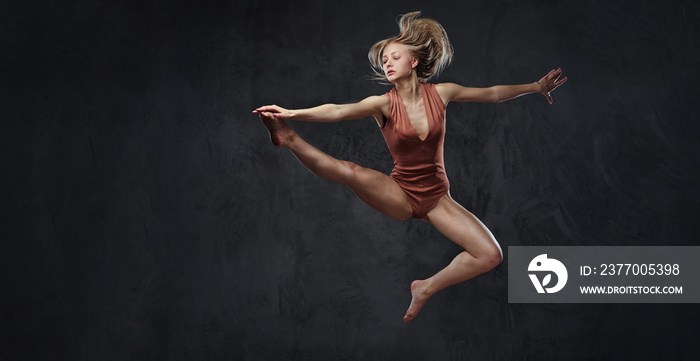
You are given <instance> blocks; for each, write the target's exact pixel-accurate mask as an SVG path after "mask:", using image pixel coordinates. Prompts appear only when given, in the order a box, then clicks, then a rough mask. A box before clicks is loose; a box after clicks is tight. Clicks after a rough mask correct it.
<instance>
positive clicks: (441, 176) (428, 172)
mask: <svg viewBox="0 0 700 361" xmlns="http://www.w3.org/2000/svg"><path fill="white" fill-rule="evenodd" d="M420 86H421V96H422V98H423V105H424V107H425V111H426V115H427V117H428V136H427V138H425V140H421V139H420V138H419V137H418V134H416V131H415V129H414V128H413V126H412V125H411V121H410V120H409V119H408V114H407V113H406V108H405V107H404V104H403V101H402V100H401V98H400V97H399V94H398V92H397V91H396V88H394V89H392V90H391V91H390V92H389V93H387V95H388V96H389V99H390V102H391V106H390V116H389V118H388V119H386V121H385V122H384V127H383V128H382V133H383V134H384V139H385V140H386V144H387V145H388V146H389V151H390V152H391V157H392V158H393V159H394V170H393V171H392V172H391V175H390V177H391V178H392V179H393V180H394V181H396V183H397V184H398V185H399V187H401V189H403V191H404V192H405V193H406V196H407V197H408V201H409V203H410V204H411V209H412V210H413V217H414V218H419V219H420V218H424V217H425V216H426V215H427V214H428V212H430V210H432V209H433V208H434V207H435V205H436V204H437V202H438V201H439V200H440V198H442V196H444V195H445V194H446V193H447V191H448V190H449V188H450V183H449V181H448V180H447V175H446V174H445V166H444V160H443V149H442V148H443V143H444V141H445V104H444V103H443V102H442V99H440V95H439V94H438V92H437V90H436V89H435V84H427V83H420Z"/></svg>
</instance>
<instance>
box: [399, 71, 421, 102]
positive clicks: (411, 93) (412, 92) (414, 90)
mask: <svg viewBox="0 0 700 361" xmlns="http://www.w3.org/2000/svg"><path fill="white" fill-rule="evenodd" d="M394 87H396V91H397V92H398V93H399V95H400V96H401V99H403V100H405V101H409V102H411V103H415V102H418V101H419V100H420V99H421V93H420V83H419V82H418V79H416V77H415V76H413V77H411V78H410V79H406V80H403V81H397V82H395V83H394Z"/></svg>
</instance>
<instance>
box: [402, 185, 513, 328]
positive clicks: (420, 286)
mask: <svg viewBox="0 0 700 361" xmlns="http://www.w3.org/2000/svg"><path fill="white" fill-rule="evenodd" d="M425 220H426V221H428V222H430V223H432V224H433V226H435V228H436V229H437V230H438V231H440V233H442V234H443V235H444V236H445V237H447V238H449V239H450V240H451V241H453V242H455V243H457V244H458V245H460V246H462V247H463V248H464V249H465V251H464V252H462V253H460V254H459V255H457V257H455V258H454V260H452V262H451V263H450V264H449V265H448V266H447V267H445V268H444V269H442V270H441V271H440V272H438V273H436V274H435V275H434V276H432V277H430V278H428V279H426V280H416V281H413V283H412V284H411V296H412V299H411V305H410V306H409V308H408V311H406V316H404V322H408V321H410V320H412V319H413V318H414V317H416V315H417V314H418V312H419V311H420V309H421V308H422V307H423V305H424V304H425V302H426V301H427V300H428V298H430V296H432V295H434V294H435V293H436V292H438V291H440V290H442V289H443V288H445V287H448V286H451V285H454V284H457V283H460V282H464V281H466V280H468V279H471V278H474V277H476V276H478V275H480V274H482V273H486V272H488V271H490V270H492V269H493V268H494V267H496V266H497V265H498V264H499V263H501V261H502V260H503V252H502V251H501V247H500V246H499V245H498V242H497V241H496V239H495V238H494V237H493V234H491V231H489V230H488V228H486V226H484V224H483V223H481V221H479V219H478V218H476V217H475V216H474V215H473V214H472V213H471V212H469V211H467V210H466V209H464V208H463V207H462V206H460V205H459V204H458V203H457V202H455V201H454V200H453V199H452V197H450V195H449V194H447V195H445V196H444V197H443V198H442V199H440V201H439V202H438V204H437V206H436V207H435V208H434V209H433V210H431V211H430V212H429V213H428V216H427V217H426V218H425Z"/></svg>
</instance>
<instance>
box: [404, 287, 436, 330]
mask: <svg viewBox="0 0 700 361" xmlns="http://www.w3.org/2000/svg"><path fill="white" fill-rule="evenodd" d="M428 298H430V294H429V293H428V289H427V284H426V281H417V280H416V281H413V283H411V305H410V306H408V311H406V316H403V322H404V323H408V321H410V320H412V319H414V318H415V317H416V316H418V312H420V309H421V308H423V306H424V305H425V302H426V301H428Z"/></svg>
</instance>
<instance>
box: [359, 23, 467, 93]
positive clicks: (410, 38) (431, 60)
mask: <svg viewBox="0 0 700 361" xmlns="http://www.w3.org/2000/svg"><path fill="white" fill-rule="evenodd" d="M420 14H421V12H420V11H414V12H411V13H408V14H404V15H402V16H401V18H400V19H399V20H398V23H399V35H397V36H395V37H393V38H388V39H384V40H382V41H379V42H377V43H376V44H374V45H373V46H372V48H371V49H370V50H369V54H367V56H368V57H369V62H370V63H371V64H372V70H373V73H374V76H373V77H372V79H374V80H379V81H380V82H382V83H388V82H389V81H388V80H387V78H386V75H385V74H384V71H383V67H382V54H383V53H384V48H385V47H386V46H387V45H389V44H390V43H391V42H394V41H396V42H399V43H401V44H404V45H406V46H408V48H409V50H410V51H411V53H412V54H413V55H415V56H416V57H417V58H418V65H417V66H416V69H415V70H416V76H417V78H418V81H420V82H423V83H424V82H426V81H428V80H429V79H430V78H432V77H433V76H437V75H439V74H440V72H442V71H443V70H444V69H445V68H446V67H447V66H448V65H450V62H452V54H453V53H454V50H453V48H452V44H451V43H450V39H449V38H448V37H447V32H445V29H444V28H443V27H442V25H440V23H438V22H437V21H435V20H433V19H427V18H418V17H419V16H420ZM389 84H391V83H389Z"/></svg>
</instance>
